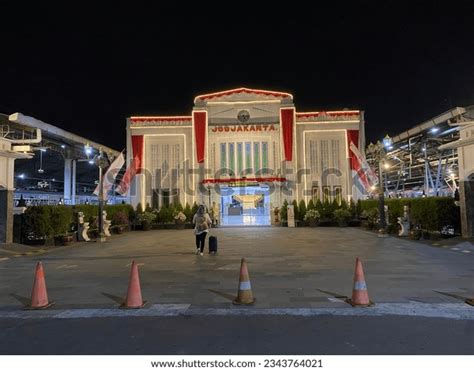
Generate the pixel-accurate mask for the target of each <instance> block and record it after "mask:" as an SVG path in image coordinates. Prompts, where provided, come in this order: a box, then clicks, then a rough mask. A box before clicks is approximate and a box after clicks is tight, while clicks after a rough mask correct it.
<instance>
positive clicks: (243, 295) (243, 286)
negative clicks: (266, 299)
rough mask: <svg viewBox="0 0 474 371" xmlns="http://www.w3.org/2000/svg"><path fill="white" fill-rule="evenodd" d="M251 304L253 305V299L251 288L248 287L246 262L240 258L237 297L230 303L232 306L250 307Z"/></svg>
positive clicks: (248, 279) (248, 278)
mask: <svg viewBox="0 0 474 371" xmlns="http://www.w3.org/2000/svg"><path fill="white" fill-rule="evenodd" d="M253 303H255V298H254V297H253V293H252V286H251V285H250V277H249V270H248V268H247V261H246V260H245V258H242V261H241V263H240V279H239V291H238V293H237V297H236V298H235V299H234V300H233V301H232V304H236V305H252V304H253Z"/></svg>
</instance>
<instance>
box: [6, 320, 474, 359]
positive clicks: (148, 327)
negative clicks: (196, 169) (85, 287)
mask: <svg viewBox="0 0 474 371" xmlns="http://www.w3.org/2000/svg"><path fill="white" fill-rule="evenodd" d="M0 328H1V332H0V353H1V354H16V355H18V354H50V355H60V354H74V355H79V354H106V355H109V354H110V355H118V354H131V355H140V354H170V355H177V354H189V355H195V354H200V355H206V354H208V355H210V354H215V355H219V354H231V355H240V354H265V355H266V354H269V355H270V354H282V355H286V354H294V355H305V354H313V355H331V354H349V355H350V354H352V355H357V354H370V355H372V354H390V355H397V354H428V355H437V354H443V355H447V354H470V355H472V354H474V321H472V320H449V319H440V318H424V317H404V316H384V317H359V316H351V317H348V316H313V317H297V316H252V317H245V316H237V317H235V316H231V317H225V316H216V317H212V316H179V317H137V318H131V317H126V318H91V319H83V318H82V319H41V320H37V319H27V320H22V321H21V322H19V321H18V320H17V319H0Z"/></svg>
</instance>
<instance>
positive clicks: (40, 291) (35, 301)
mask: <svg viewBox="0 0 474 371" xmlns="http://www.w3.org/2000/svg"><path fill="white" fill-rule="evenodd" d="M53 305H54V302H52V301H51V302H50V301H48V292H47V290H46V280H45V278H44V271H43V264H41V262H38V264H36V271H35V281H34V283H33V290H32V292H31V303H30V305H27V306H26V307H25V309H46V308H49V307H51V306H53Z"/></svg>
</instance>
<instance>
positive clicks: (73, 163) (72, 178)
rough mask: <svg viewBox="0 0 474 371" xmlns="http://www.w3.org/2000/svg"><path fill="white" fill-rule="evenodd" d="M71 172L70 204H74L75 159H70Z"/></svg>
mask: <svg viewBox="0 0 474 371" xmlns="http://www.w3.org/2000/svg"><path fill="white" fill-rule="evenodd" d="M71 171H72V174H71V205H75V204H76V160H72V169H71Z"/></svg>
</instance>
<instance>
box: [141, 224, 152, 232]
mask: <svg viewBox="0 0 474 371" xmlns="http://www.w3.org/2000/svg"><path fill="white" fill-rule="evenodd" d="M142 230H143V231H149V230H151V223H142Z"/></svg>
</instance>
